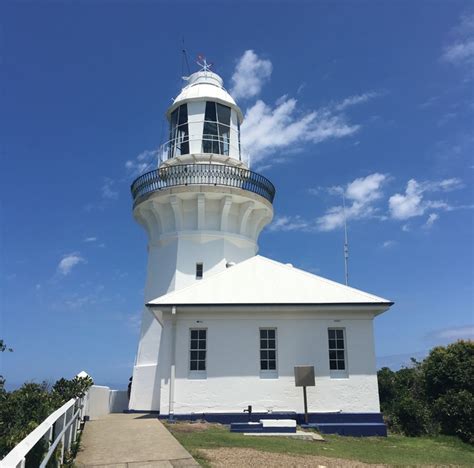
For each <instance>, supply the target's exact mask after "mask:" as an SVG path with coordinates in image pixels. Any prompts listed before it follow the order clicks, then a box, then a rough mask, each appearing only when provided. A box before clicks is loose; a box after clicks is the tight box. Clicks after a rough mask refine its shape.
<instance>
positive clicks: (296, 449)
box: [167, 423, 474, 466]
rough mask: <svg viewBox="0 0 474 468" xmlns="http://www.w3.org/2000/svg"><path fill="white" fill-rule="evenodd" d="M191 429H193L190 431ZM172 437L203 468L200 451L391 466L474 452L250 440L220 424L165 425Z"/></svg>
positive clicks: (330, 440) (434, 445) (437, 443)
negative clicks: (246, 451)
mask: <svg viewBox="0 0 474 468" xmlns="http://www.w3.org/2000/svg"><path fill="white" fill-rule="evenodd" d="M193 426H194V427H193ZM167 427H168V429H169V430H170V431H171V432H172V434H173V435H174V436H175V437H176V438H177V439H178V440H179V441H180V442H181V444H183V445H184V447H185V448H186V449H187V450H188V451H189V452H190V453H191V454H192V455H193V456H194V457H195V458H196V460H197V461H198V462H200V463H201V464H202V465H204V466H209V465H208V463H207V462H206V459H205V458H203V457H202V456H200V455H199V452H198V450H199V449H212V448H221V447H239V448H252V449H255V450H260V451H264V452H279V453H286V454H297V455H315V456H317V455H319V456H324V457H331V458H340V459H347V460H357V461H362V462H366V463H384V464H393V465H412V466H413V465H423V464H429V465H470V466H474V448H473V447H471V446H470V445H468V444H464V443H463V442H461V441H460V440H459V439H457V438H454V437H446V436H443V437H433V438H428V437H404V436H400V435H390V436H389V437H360V438H358V437H357V438H356V437H341V436H334V435H326V436H324V438H325V439H326V442H313V441H305V440H294V439H290V438H281V437H278V438H277V437H274V438H272V437H251V436H244V435H243V434H236V433H231V432H229V429H228V427H226V426H221V425H219V424H196V425H194V424H189V423H176V424H167Z"/></svg>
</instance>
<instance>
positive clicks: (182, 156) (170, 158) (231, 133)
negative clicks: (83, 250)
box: [130, 62, 275, 411]
mask: <svg viewBox="0 0 474 468" xmlns="http://www.w3.org/2000/svg"><path fill="white" fill-rule="evenodd" d="M186 81H187V84H186V86H185V87H184V88H183V89H182V91H181V93H180V94H179V95H178V96H177V97H176V99H175V100H174V102H173V104H172V105H171V106H170V108H169V109H168V110H167V112H166V116H167V119H168V121H169V141H168V142H167V143H166V144H165V145H163V146H162V148H161V150H160V161H159V166H158V168H157V169H155V170H153V171H151V172H148V173H147V174H144V175H142V176H140V177H139V178H138V179H137V180H135V181H134V182H133V184H132V196H133V201H134V208H133V214H134V217H135V219H136V220H137V221H138V222H139V223H140V224H141V225H142V226H143V227H144V228H145V230H146V232H147V235H148V266H147V278H146V286H145V301H146V302H149V301H151V300H153V299H155V298H157V297H159V296H163V295H165V294H167V293H170V292H172V291H175V290H180V289H182V288H186V287H188V286H190V285H192V284H194V283H196V282H199V281H201V280H202V279H205V278H208V277H210V276H212V275H215V274H216V273H219V272H222V271H225V270H226V268H230V267H231V266H232V265H234V264H238V263H239V262H242V261H244V260H247V259H249V258H251V257H253V256H255V255H256V253H257V251H258V244H257V240H258V237H259V234H260V232H261V231H262V229H263V228H264V227H265V225H267V224H268V223H269V222H270V221H271V219H272V216H273V209H272V201H273V197H274V193H275V189H274V187H273V185H272V184H271V182H270V181H268V180H267V179H266V178H265V177H263V176H261V175H259V174H256V173H254V172H252V171H250V170H249V167H248V157H247V155H245V154H244V153H243V151H242V148H241V146H240V125H241V123H242V120H243V116H242V112H241V110H240V109H239V107H238V106H237V104H236V103H235V101H234V99H233V98H232V97H231V96H230V95H229V93H228V92H227V91H226V90H225V89H224V87H223V81H222V79H221V77H220V76H218V75H217V74H215V73H213V72H211V71H210V70H209V66H208V65H207V64H206V62H204V64H203V66H202V69H201V70H200V71H198V72H197V73H193V74H192V75H191V76H189V77H187V78H186ZM161 337H162V323H160V322H159V320H157V318H156V316H155V315H154V314H153V313H152V312H151V311H150V309H148V308H147V307H144V310H143V314H142V327H141V334H140V343H139V347H138V353H137V357H136V361H135V366H134V370H133V385H132V392H131V398H130V409H132V410H143V411H150V410H155V411H157V410H160V389H161V386H162V383H161V381H162V380H163V379H165V380H167V379H168V375H169V369H166V372H165V373H163V372H162V371H163V369H162V368H161V366H160V346H161V341H162V340H161ZM196 365H198V364H196ZM166 383H167V382H166Z"/></svg>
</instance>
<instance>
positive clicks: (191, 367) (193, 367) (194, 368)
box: [189, 361, 197, 370]
mask: <svg viewBox="0 0 474 468" xmlns="http://www.w3.org/2000/svg"><path fill="white" fill-rule="evenodd" d="M189 368H190V369H191V370H197V361H191V365H190V367H189Z"/></svg>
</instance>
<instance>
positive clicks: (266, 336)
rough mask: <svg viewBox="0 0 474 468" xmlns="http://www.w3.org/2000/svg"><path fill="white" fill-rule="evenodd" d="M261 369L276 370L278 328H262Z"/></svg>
mask: <svg viewBox="0 0 474 468" xmlns="http://www.w3.org/2000/svg"><path fill="white" fill-rule="evenodd" d="M260 370H261V371H276V329H275V328H261V329H260Z"/></svg>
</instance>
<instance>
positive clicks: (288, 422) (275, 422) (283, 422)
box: [260, 419, 296, 427]
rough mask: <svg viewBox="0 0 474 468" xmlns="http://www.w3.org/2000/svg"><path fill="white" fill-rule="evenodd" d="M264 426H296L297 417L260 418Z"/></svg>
mask: <svg viewBox="0 0 474 468" xmlns="http://www.w3.org/2000/svg"><path fill="white" fill-rule="evenodd" d="M260 423H261V424H262V426H263V427H296V420H295V419H260Z"/></svg>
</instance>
